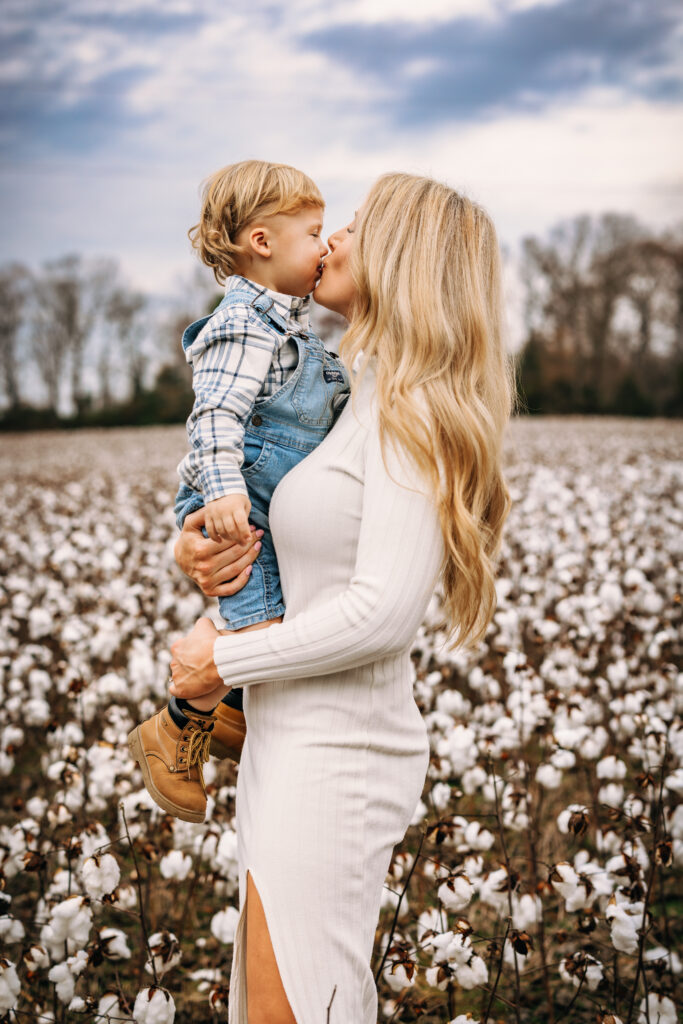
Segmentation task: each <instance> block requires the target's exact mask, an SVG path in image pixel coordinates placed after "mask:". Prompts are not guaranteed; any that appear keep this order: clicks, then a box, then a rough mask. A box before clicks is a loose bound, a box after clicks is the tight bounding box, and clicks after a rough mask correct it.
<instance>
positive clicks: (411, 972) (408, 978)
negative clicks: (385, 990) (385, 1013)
mask: <svg viewBox="0 0 683 1024" xmlns="http://www.w3.org/2000/svg"><path fill="white" fill-rule="evenodd" d="M382 977H383V978H384V980H385V981H386V983H387V985H388V986H389V988H390V989H391V991H392V992H402V991H403V989H404V988H412V986H413V985H414V984H415V982H416V980H417V970H416V968H415V964H414V963H412V962H408V963H406V962H404V961H402V960H399V961H394V962H392V961H391V960H387V962H386V964H385V965H384V970H383V972H382Z"/></svg>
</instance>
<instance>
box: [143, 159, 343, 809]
mask: <svg viewBox="0 0 683 1024" xmlns="http://www.w3.org/2000/svg"><path fill="white" fill-rule="evenodd" d="M323 208H324V202H323V198H322V196H321V194H320V192H319V191H318V189H317V187H316V185H315V184H314V183H313V182H312V181H311V179H310V178H308V177H307V176H306V175H305V174H303V173H302V172H301V171H297V170H295V168H293V167H288V166H285V165H283V164H270V163H265V162H262V161H256V160H248V161H244V162H242V163H238V164H233V165H230V166H228V167H224V168H223V169H222V170H221V171H218V172H217V173H216V174H214V175H213V177H211V178H210V179H209V181H208V182H207V184H206V187H205V190H204V195H203V203H202V210H201V217H200V221H199V224H197V225H196V226H195V227H194V228H193V229H192V230H191V231H190V238H191V239H192V244H193V246H194V247H195V248H196V249H197V250H198V251H199V254H200V257H201V259H202V260H203V262H204V263H206V264H207V265H208V266H210V267H211V268H212V269H213V272H214V275H215V277H216V280H217V281H218V283H219V284H225V296H224V298H223V300H222V301H221V303H220V304H219V305H218V306H217V308H216V309H215V310H214V312H213V313H212V314H211V315H210V316H205V317H203V318H202V319H201V320H197V321H196V322H195V323H193V324H191V325H190V326H189V327H188V328H187V330H186V331H185V333H184V334H183V348H184V350H185V356H186V358H187V360H188V362H189V363H190V364H191V365H192V386H193V388H194V392H195V402H194V406H193V408H192V413H191V414H190V417H189V419H188V421H187V426H188V435H189V441H190V452H189V454H188V455H186V456H185V458H184V459H183V461H182V462H181V463H180V465H179V466H178V471H179V474H180V479H181V486H180V490H179V491H178V495H177V497H176V504H175V512H176V518H177V522H178V526H179V527H181V528H182V525H183V522H184V520H185V517H186V516H187V515H189V514H190V513H191V512H194V511H196V510H197V509H198V508H201V507H203V506H204V507H205V508H206V519H205V532H206V533H207V535H208V536H209V537H211V539H212V540H220V539H221V538H222V539H229V540H233V541H243V542H246V541H248V540H249V537H250V529H249V520H250V519H251V521H252V522H253V523H254V524H255V525H256V526H257V527H259V528H261V529H262V530H263V531H264V534H263V538H262V548H261V551H260V554H259V557H258V558H257V560H256V561H255V562H254V564H253V568H252V572H251V576H250V577H249V581H248V582H247V584H246V586H245V587H244V588H243V589H242V590H241V591H239V593H237V594H235V595H234V596H232V597H224V598H220V599H219V608H220V612H221V615H222V616H223V618H224V619H225V626H226V629H227V630H228V631H239V630H246V629H260V628H263V627H264V626H268V625H269V624H270V623H271V622H279V621H281V619H282V615H283V613H284V604H283V600H282V591H281V588H280V579H279V574H278V567H277V561H276V557H275V550H274V548H273V543H272V539H271V535H270V530H269V528H268V511H269V506H270V498H271V495H272V493H273V491H274V489H275V487H276V486H277V484H278V482H279V481H280V480H281V478H282V477H283V476H284V474H285V473H287V472H288V471H289V470H290V469H291V468H292V467H293V466H295V465H296V463H297V462H299V461H300V460H301V459H303V458H304V457H305V456H306V455H307V454H308V453H309V452H310V451H312V450H313V448H315V447H316V446H317V445H318V444H319V443H320V441H322V439H323V438H324V437H325V435H326V434H327V432H328V431H329V429H330V427H331V426H332V424H333V422H334V420H335V418H336V415H337V414H338V412H339V411H340V409H341V406H342V405H343V404H344V402H345V400H346V398H347V397H348V392H349V382H348V376H347V374H346V371H345V370H344V368H343V366H342V365H341V363H340V362H339V361H338V359H337V357H336V356H334V355H332V354H331V353H329V352H326V351H325V349H324V348H323V345H322V342H321V341H320V339H319V338H318V337H317V336H316V335H315V334H314V333H313V332H312V331H311V330H310V329H309V327H308V305H309V302H310V294H309V293H310V292H311V291H312V290H313V288H314V287H315V285H316V283H317V281H318V279H319V277H320V273H321V263H322V258H323V256H324V255H325V254H326V252H327V247H326V246H325V244H324V242H323V241H322V238H321V231H322V214H323ZM241 697H242V694H241V690H235V689H233V690H232V691H231V692H230V693H229V694H228V696H227V697H226V698H225V699H224V701H223V702H221V703H220V704H219V705H218V707H217V708H214V710H213V711H209V712H206V711H201V710H198V709H197V708H196V707H193V705H192V702H190V701H186V700H181V699H176V698H175V697H172V698H171V700H170V701H169V703H168V705H167V706H166V707H164V708H163V709H162V710H161V711H160V712H158V713H157V714H156V715H154V716H153V717H152V718H150V719H148V721H146V722H143V723H142V725H139V726H137V728H136V729H134V730H133V731H132V732H131V733H130V735H129V737H128V743H129V747H130V750H131V753H132V755H133V757H134V758H135V760H136V761H137V762H138V764H139V765H140V768H141V769H142V774H143V778H144V781H145V785H146V786H147V789H148V791H149V793H150V795H151V796H152V797H153V799H154V800H155V801H156V803H157V804H158V805H159V806H160V807H162V808H163V809H164V810H165V811H167V812H168V813H170V814H173V815H175V816H176V817H178V818H183V819H184V820H185V821H203V820H204V815H205V812H206V792H205V787H204V777H203V772H202V763H203V762H204V761H207V760H208V756H209V751H210V752H211V753H213V754H214V755H216V756H219V757H225V756H232V757H233V758H234V759H235V760H239V755H240V750H241V745H242V741H243V739H244V734H245V725H244V715H243V713H242V700H241Z"/></svg>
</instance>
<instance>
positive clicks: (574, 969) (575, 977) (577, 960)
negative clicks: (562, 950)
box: [560, 953, 604, 992]
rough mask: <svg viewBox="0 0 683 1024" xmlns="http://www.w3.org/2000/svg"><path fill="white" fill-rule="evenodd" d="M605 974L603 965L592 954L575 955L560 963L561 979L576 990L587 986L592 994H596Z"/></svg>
mask: <svg viewBox="0 0 683 1024" xmlns="http://www.w3.org/2000/svg"><path fill="white" fill-rule="evenodd" d="M603 974H604V970H603V966H602V964H601V963H600V961H599V960H596V959H595V957H593V956H591V955H590V953H575V954H574V955H573V956H567V957H565V958H564V960H561V961H560V977H561V978H562V980H563V981H564V982H566V983H567V984H568V985H573V986H574V988H579V987H580V986H581V985H586V987H587V988H588V989H589V990H590V991H591V992H595V990H596V988H597V987H598V985H599V984H600V982H601V981H602V978H603Z"/></svg>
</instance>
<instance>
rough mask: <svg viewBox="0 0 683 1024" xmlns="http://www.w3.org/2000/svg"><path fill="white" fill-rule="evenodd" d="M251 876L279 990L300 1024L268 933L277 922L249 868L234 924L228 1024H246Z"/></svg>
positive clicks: (273, 939)
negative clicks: (280, 986)
mask: <svg viewBox="0 0 683 1024" xmlns="http://www.w3.org/2000/svg"><path fill="white" fill-rule="evenodd" d="M250 875H251V881H252V885H253V887H254V889H255V890H256V892H257V893H258V897H259V899H260V901H261V906H262V907H263V915H264V917H265V919H266V928H267V929H268V935H269V937H270V944H271V946H272V949H273V956H274V957H275V964H276V966H277V969H278V973H279V975H280V981H281V982H282V987H283V989H284V991H285V995H286V997H287V1000H288V1002H289V1005H290V1008H291V1011H292V1014H293V1016H294V1019H295V1021H296V1024H299V1022H300V1021H301V1019H302V1018H301V1017H300V1016H299V1015H298V1014H297V1012H296V1008H295V1005H294V1000H293V999H292V985H291V984H290V983H288V981H287V980H286V978H285V973H286V972H283V969H282V966H283V962H284V957H283V956H281V955H279V951H280V941H279V937H278V936H275V935H273V931H272V929H271V921H272V920H276V918H274V917H273V915H272V914H269V913H268V901H267V898H266V900H264V898H263V889H262V888H261V886H260V885H259V884H258V882H257V880H256V877H255V876H254V872H253V871H252V869H251V868H247V870H246V872H245V875H244V893H245V896H244V903H243V905H242V908H241V910H240V916H239V921H238V922H237V929H236V932H235V942H234V946H233V949H234V953H233V966H232V974H231V985H230V1000H229V1011H230V1012H229V1024H248V1016H247V962H246V954H247V934H246V933H247V903H248V901H249V897H248V880H249V876H250ZM235 982H236V983H237V990H236V991H234V988H235Z"/></svg>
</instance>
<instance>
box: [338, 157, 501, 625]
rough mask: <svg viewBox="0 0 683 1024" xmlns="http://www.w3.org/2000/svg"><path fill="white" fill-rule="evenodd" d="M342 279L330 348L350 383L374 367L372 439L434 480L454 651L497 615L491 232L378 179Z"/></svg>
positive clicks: (481, 220) (473, 209) (423, 182)
mask: <svg viewBox="0 0 683 1024" xmlns="http://www.w3.org/2000/svg"><path fill="white" fill-rule="evenodd" d="M351 272H352V274H353V278H354V281H355V283H356V286H357V299H356V302H355V308H354V309H353V310H352V316H351V321H350V326H349V329H348V330H347V332H346V334H345V335H344V337H343V338H342V341H341V344H340V353H341V355H342V357H343V358H344V360H345V362H346V363H347V364H348V365H354V364H355V363H356V360H359V361H360V362H361V369H360V371H359V372H360V373H361V374H362V372H363V368H364V367H365V366H367V365H368V362H369V361H370V360H371V359H372V360H374V362H375V364H376V374H377V397H378V408H379V426H380V433H381V438H382V442H383V444H386V443H387V442H391V441H393V442H397V443H398V447H399V450H400V449H403V450H405V451H406V452H407V453H408V454H409V455H410V456H411V457H412V458H413V460H414V461H415V463H416V464H417V465H418V466H420V467H421V468H422V470H423V472H424V474H425V476H426V477H427V479H428V480H429V482H430V484H431V488H432V491H433V493H434V495H435V498H436V505H437V508H438V513H439V518H440V522H441V529H442V533H443V539H444V547H445V558H444V564H443V576H442V581H443V596H444V604H445V612H446V617H447V620H448V624H449V627H450V630H451V634H452V636H453V638H454V639H455V641H456V642H459V643H463V644H469V645H475V644H476V643H477V642H479V641H480V640H482V638H483V637H484V635H485V633H486V628H487V626H488V623H489V622H490V620H491V617H492V615H493V612H494V609H495V603H496V591H495V585H494V577H495V565H494V560H495V557H496V555H497V552H498V549H499V546H500V541H501V533H502V529H503V523H504V522H505V518H506V516H507V514H508V510H509V508H510V496H509V494H508V489H507V487H506V484H505V480H504V478H503V469H502V447H503V433H504V430H505V426H506V424H507V421H508V417H509V415H510V412H511V409H512V404H513V378H512V365H511V361H510V359H509V357H508V355H507V353H506V350H505V344H504V330H503V320H504V318H503V301H502V284H501V268H500V254H499V250H498V241H497V238H496V231H495V228H494V226H493V223H492V221H491V218H490V217H489V216H488V214H487V213H486V212H485V211H484V210H483V209H482V208H481V207H480V206H478V205H477V203H473V202H471V201H470V200H469V199H467V198H466V197H465V196H463V195H460V194H459V193H458V192H455V191H454V190H453V189H452V188H449V187H448V186H447V185H442V184H440V183H439V182H437V181H433V180H432V179H431V178H421V177H416V176H413V175H410V174H386V175H384V176H383V177H382V178H380V179H379V181H377V182H376V184H375V185H374V186H373V188H372V189H371V190H370V194H369V195H368V197H367V199H366V201H365V203H364V204H363V208H362V210H361V212H360V214H359V216H358V219H357V221H356V230H355V236H354V245H353V249H352V251H351ZM358 379H359V378H358V377H356V380H355V381H354V387H357V385H358Z"/></svg>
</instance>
